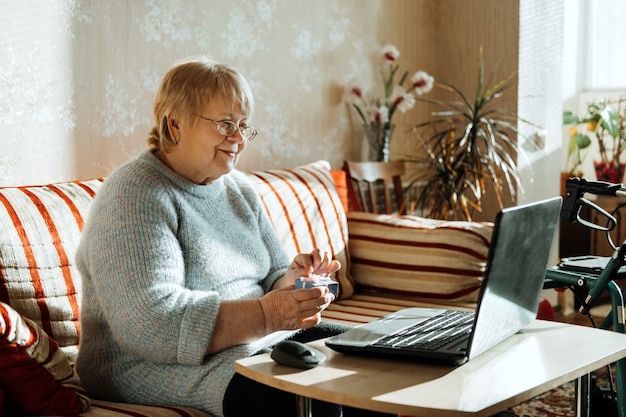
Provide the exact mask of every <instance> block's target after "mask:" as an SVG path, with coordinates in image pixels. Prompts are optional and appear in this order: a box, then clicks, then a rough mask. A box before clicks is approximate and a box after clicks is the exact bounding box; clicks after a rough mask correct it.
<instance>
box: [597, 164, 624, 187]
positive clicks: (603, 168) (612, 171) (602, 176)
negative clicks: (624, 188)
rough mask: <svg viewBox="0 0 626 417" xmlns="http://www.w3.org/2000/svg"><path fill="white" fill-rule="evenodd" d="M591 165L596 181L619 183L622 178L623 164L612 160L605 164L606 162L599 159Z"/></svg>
mask: <svg viewBox="0 0 626 417" xmlns="http://www.w3.org/2000/svg"><path fill="white" fill-rule="evenodd" d="M593 167H594V169H595V171H596V178H597V180H598V181H605V182H610V183H612V184H620V183H621V182H622V180H623V178H624V164H621V163H620V164H615V163H614V162H613V161H611V162H610V163H609V164H607V163H606V162H604V161H601V162H594V163H593Z"/></svg>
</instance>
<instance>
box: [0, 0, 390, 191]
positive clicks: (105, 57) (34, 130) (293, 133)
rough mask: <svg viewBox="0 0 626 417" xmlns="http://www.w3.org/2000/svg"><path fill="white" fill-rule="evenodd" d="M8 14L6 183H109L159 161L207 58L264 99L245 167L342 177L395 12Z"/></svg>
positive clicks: (327, 4)
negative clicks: (172, 113) (386, 17)
mask: <svg viewBox="0 0 626 417" xmlns="http://www.w3.org/2000/svg"><path fill="white" fill-rule="evenodd" d="M6 1H7V0H5V1H4V2H3V3H6ZM8 3H9V5H8V8H7V9H5V11H4V17H3V20H4V25H3V26H4V27H3V29H1V32H2V35H1V37H0V44H1V48H0V126H2V127H4V128H5V132H7V133H9V132H10V133H9V134H5V135H4V137H3V138H2V139H0V141H1V142H2V143H1V145H2V148H3V149H4V152H2V153H0V184H23V183H41V182H50V181H56V180H64V179H73V178H78V177H80V178H86V177H93V176H100V175H106V174H107V173H109V172H110V171H111V170H112V169H114V168H115V167H116V166H118V165H119V164H121V163H123V162H124V161H126V160H127V159H128V158H130V157H131V156H132V155H134V154H136V153H137V152H139V151H141V150H143V149H145V147H146V145H145V138H146V135H147V132H148V131H149V129H150V127H151V125H152V120H151V108H152V101H153V99H154V92H155V91H156V88H157V86H158V83H159V81H160V79H161V77H162V76H163V74H164V73H165V72H166V71H167V69H168V68H169V67H170V66H171V65H172V64H173V63H174V62H176V61H177V60H179V59H183V58H186V57H189V56H194V55H208V56H210V57H211V58H213V59H215V60H217V61H221V62H226V63H229V64H231V65H234V66H235V67H237V68H239V69H240V70H241V71H242V72H243V73H244V74H245V76H246V77H247V78H248V80H249V82H250V84H251V86H252V89H253V92H254V94H255V99H256V103H257V111H256V114H255V115H254V117H253V125H255V126H256V127H257V128H258V129H259V131H260V134H259V136H258V138H257V139H255V141H254V142H253V144H252V146H250V147H249V148H248V150H247V153H246V154H245V155H244V157H243V158H242V161H241V162H240V168H242V169H253V168H254V169H257V168H259V169H260V168H269V167H278V166H285V165H292V164H298V163H305V162H308V161H311V160H315V159H327V160H329V161H330V162H331V164H332V165H333V166H334V167H338V166H340V164H341V162H342V161H343V159H345V158H346V157H349V156H351V155H354V157H357V156H358V153H359V152H360V142H359V139H360V137H358V134H357V138H356V139H355V140H352V135H353V133H354V132H353V131H352V121H351V120H350V118H349V117H347V113H348V107H347V106H346V105H345V103H343V102H342V93H343V90H342V88H343V84H345V83H347V82H348V81H349V80H350V79H354V78H366V79H367V78H371V77H373V76H374V75H373V74H372V69H371V68H372V67H373V66H372V65H369V63H370V60H371V59H372V58H371V55H372V53H373V52H374V51H375V49H376V48H379V47H380V44H379V43H378V42H377V39H376V32H375V31H372V30H371V28H374V27H376V26H377V22H378V20H379V19H380V14H379V13H377V11H378V10H379V9H380V8H381V7H382V2H381V1H368V2H367V6H366V4H365V3H364V2H363V1H360V0H344V1H341V2H335V1H326V0H319V1H306V0H260V1H253V2H251V1H244V0H235V1H201V0H116V1H100V0H26V1H25V0H8ZM394 3H395V4H400V3H399V2H394ZM356 23H358V24H356Z"/></svg>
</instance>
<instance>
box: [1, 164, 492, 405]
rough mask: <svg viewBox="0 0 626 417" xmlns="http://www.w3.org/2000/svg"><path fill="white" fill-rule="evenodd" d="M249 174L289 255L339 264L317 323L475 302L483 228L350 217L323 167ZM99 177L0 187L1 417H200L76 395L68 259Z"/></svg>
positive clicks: (76, 328) (76, 285) (333, 176)
mask: <svg viewBox="0 0 626 417" xmlns="http://www.w3.org/2000/svg"><path fill="white" fill-rule="evenodd" d="M248 174H249V177H250V179H251V181H252V182H253V183H254V184H255V186H256V188H257V189H258V191H259V195H260V197H261V199H262V201H263V204H264V206H265V208H266V210H267V213H268V215H269V217H270V219H271V221H272V224H273V225H274V227H275V229H276V232H277V234H278V236H279V238H280V240H281V242H282V244H283V246H284V248H285V251H286V252H287V253H288V254H289V255H292V256H293V255H295V254H297V253H299V252H305V251H310V250H311V249H312V248H314V247H320V248H324V249H325V250H328V251H330V252H332V254H333V256H334V258H335V259H338V260H339V261H340V262H341V263H342V265H343V267H342V269H341V270H340V271H338V272H337V273H336V274H335V276H333V279H334V280H336V281H338V282H339V283H340V292H339V297H338V299H337V300H336V301H335V302H334V303H333V304H332V305H331V306H330V307H329V308H328V309H327V310H326V311H325V312H324V315H323V317H324V320H328V321H336V322H342V323H349V324H353V325H356V324H361V323H365V322H368V321H370V320H372V319H375V318H378V317H381V316H383V315H385V314H387V313H389V312H393V311H396V310H398V309H400V308H403V307H408V306H438V305H455V306H458V307H459V308H472V307H473V306H474V303H475V301H476V296H477V290H478V288H479V285H480V277H481V275H482V271H483V269H484V265H485V260H486V256H487V251H488V246H489V240H490V237H491V231H492V224H490V223H479V222H444V221H435V220H429V219H424V218H420V217H414V216H393V215H374V214H368V213H354V212H353V213H348V212H347V207H348V204H347V201H346V199H347V197H346V196H347V193H346V192H345V186H346V183H345V181H346V179H345V175H344V173H343V172H342V171H332V170H331V169H330V165H329V164H328V162H326V161H317V162H313V163H310V164H307V165H303V166H298V167H293V168H290V169H276V170H265V171H250V172H249V173H248ZM103 181H104V179H102V178H100V179H92V180H86V181H71V182H64V183H56V184H48V185H42V186H28V187H0V417H2V416H3V413H4V415H7V416H8V415H16V414H24V415H72V416H84V417H96V416H107V417H113V416H154V417H161V416H163V417H168V416H190V417H193V416H207V414H206V413H204V412H201V411H198V410H193V409H189V408H185V407H172V406H154V405H153V406H147V405H136V404H119V403H111V402H106V401H101V400H97V399H93V398H89V396H88V393H86V392H84V391H83V390H82V388H81V387H80V381H79V379H78V377H77V375H76V373H75V371H74V369H73V367H72V362H73V360H74V359H75V356H76V354H77V352H78V349H79V341H80V320H79V317H80V311H79V306H80V298H81V281H80V278H79V276H78V273H77V271H76V269H75V266H74V259H73V257H74V253H75V251H76V248H77V245H78V242H79V239H80V231H81V230H82V227H83V224H84V221H85V219H86V217H87V215H88V212H89V206H90V203H91V201H92V200H93V198H94V196H95V195H96V193H97V192H98V190H99V188H100V186H101V185H102V183H103Z"/></svg>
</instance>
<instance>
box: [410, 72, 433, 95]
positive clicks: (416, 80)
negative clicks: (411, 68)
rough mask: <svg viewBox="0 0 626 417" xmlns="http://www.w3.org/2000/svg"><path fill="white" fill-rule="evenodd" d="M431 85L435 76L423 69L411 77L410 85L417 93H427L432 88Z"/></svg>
mask: <svg viewBox="0 0 626 417" xmlns="http://www.w3.org/2000/svg"><path fill="white" fill-rule="evenodd" d="M433 85H435V77H433V76H432V75H428V73H426V72H424V71H417V72H416V73H415V74H413V76H412V77H411V86H413V88H415V92H416V93H417V95H420V96H421V95H422V94H424V93H428V92H429V91H430V90H432V89H433Z"/></svg>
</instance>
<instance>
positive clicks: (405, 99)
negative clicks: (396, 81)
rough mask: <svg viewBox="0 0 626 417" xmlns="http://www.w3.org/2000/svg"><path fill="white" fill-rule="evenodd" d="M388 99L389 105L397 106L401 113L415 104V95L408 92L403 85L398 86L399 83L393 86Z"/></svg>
mask: <svg viewBox="0 0 626 417" xmlns="http://www.w3.org/2000/svg"><path fill="white" fill-rule="evenodd" d="M389 101H390V103H391V106H390V107H392V108H397V109H398V110H400V111H401V112H402V113H404V112H406V111H407V110H409V109H411V108H412V107H413V106H414V105H415V97H413V95H412V94H411V93H408V92H407V91H406V89H405V88H404V87H400V86H399V85H396V86H395V87H393V91H392V92H391V95H390V96H389Z"/></svg>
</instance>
